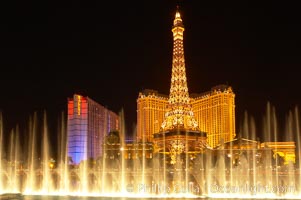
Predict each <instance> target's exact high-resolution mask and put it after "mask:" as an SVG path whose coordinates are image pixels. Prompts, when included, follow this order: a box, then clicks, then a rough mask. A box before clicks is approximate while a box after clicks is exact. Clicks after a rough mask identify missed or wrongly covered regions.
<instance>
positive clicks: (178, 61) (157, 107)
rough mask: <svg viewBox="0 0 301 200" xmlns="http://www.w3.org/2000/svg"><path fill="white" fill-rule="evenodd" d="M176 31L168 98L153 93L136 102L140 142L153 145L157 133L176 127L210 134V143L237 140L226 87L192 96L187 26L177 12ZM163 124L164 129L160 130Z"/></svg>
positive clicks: (232, 102) (231, 99)
mask: <svg viewBox="0 0 301 200" xmlns="http://www.w3.org/2000/svg"><path fill="white" fill-rule="evenodd" d="M172 32H173V39H174V44H173V59H172V77H171V87H170V94H169V98H167V96H164V95H162V94H159V93H158V92H157V91H154V90H145V91H143V92H140V93H139V97H138V99H137V137H138V140H144V141H149V142H152V141H153V138H154V134H155V133H158V132H160V131H168V130H173V129H174V128H180V129H186V130H195V131H196V130H199V131H201V132H205V133H207V144H208V145H209V146H210V147H212V148H214V147H216V146H217V145H218V144H219V143H220V142H228V141H232V140H233V139H234V138H235V94H234V92H233V91H232V88H231V87H230V86H227V85H219V86H215V87H213V88H212V89H211V90H210V91H209V92H206V93H202V94H194V95H192V96H191V97H189V93H188V87H187V78H186V70H185V59H184V47H183V32H184V26H183V23H182V19H181V16H180V13H179V12H178V11H177V13H176V17H175V20H174V24H173V27H172ZM160 125H161V127H160Z"/></svg>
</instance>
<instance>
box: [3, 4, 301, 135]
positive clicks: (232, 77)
mask: <svg viewBox="0 0 301 200" xmlns="http://www.w3.org/2000/svg"><path fill="white" fill-rule="evenodd" d="M294 2H295V3H294ZM178 4H180V10H181V13H182V18H183V21H184V25H185V32H184V34H185V35H184V51H185V59H186V70H187V78H188V87H189V92H190V93H201V92H205V91H208V90H210V88H211V87H212V86H215V85H217V84H224V83H228V84H229V85H230V86H232V87H233V90H234V92H235V94H236V99H235V100H236V122H237V129H238V128H239V126H240V124H241V122H242V119H243V112H244V111H245V110H247V111H248V113H249V114H250V115H253V116H254V117H255V118H256V120H257V121H258V122H261V119H262V116H263V114H264V112H265V107H266V103H267V101H270V102H271V103H272V104H273V105H274V106H275V107H276V111H277V113H278V115H279V119H280V120H282V119H283V117H284V115H285V114H286V113H287V112H288V111H289V109H292V108H293V107H294V106H295V105H298V104H300V102H301V93H300V91H301V90H300V86H301V80H300V73H299V68H300V64H301V61H300V53H301V52H300V45H301V39H300V35H301V29H300V19H301V17H300V11H299V7H298V4H297V1H290V2H286V1H247V0H245V1H201V0H187V1H181V2H180V3H178ZM176 5H177V3H176V1H172V0H160V1H159V0H153V1H138V2H132V1H122V2H119V1H79V0H72V1H68V0H67V1H58V0H53V1H32V0H27V1H21V0H20V1H8V2H5V5H2V6H1V15H2V16H1V24H0V25H1V35H0V36H1V37H0V56H1V58H0V67H1V76H0V87H1V90H0V91H1V98H0V109H1V110H2V112H3V115H4V118H5V124H6V128H7V129H10V128H12V127H14V126H15V124H17V123H21V124H22V122H24V121H26V120H28V116H29V115H30V114H32V113H33V112H34V111H43V110H44V109H45V110H46V111H47V112H48V113H49V116H50V117H49V118H50V120H53V121H55V120H56V117H57V116H59V114H60V112H61V111H65V110H66V106H67V97H71V96H72V95H73V94H74V93H79V94H82V95H86V96H89V97H90V98H92V99H94V100H95V101H97V102H99V103H100V104H102V105H105V106H107V107H108V108H109V109H111V110H113V111H115V112H119V111H120V109H121V108H124V111H125V117H126V123H127V126H128V127H130V128H128V129H129V130H131V126H132V124H133V123H135V121H136V99H137V96H138V93H139V91H141V90H143V89H146V88H149V89H155V90H158V91H159V92H160V93H165V94H168V93H169V86H170V76H171V58H172V57H171V56H172V33H171V26H172V22H173V19H174V14H175V10H176Z"/></svg>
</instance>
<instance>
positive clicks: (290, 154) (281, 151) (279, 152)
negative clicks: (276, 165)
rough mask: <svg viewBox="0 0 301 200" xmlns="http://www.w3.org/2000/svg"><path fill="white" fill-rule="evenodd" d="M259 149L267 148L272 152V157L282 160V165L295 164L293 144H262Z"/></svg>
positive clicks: (294, 146) (294, 147)
mask: <svg viewBox="0 0 301 200" xmlns="http://www.w3.org/2000/svg"><path fill="white" fill-rule="evenodd" d="M261 148H269V149H271V150H272V151H273V157H274V158H275V159H276V157H277V156H279V157H281V158H282V159H283V164H284V165H287V164H290V163H293V164H295V163H296V153H295V151H296V145H295V142H264V143H261Z"/></svg>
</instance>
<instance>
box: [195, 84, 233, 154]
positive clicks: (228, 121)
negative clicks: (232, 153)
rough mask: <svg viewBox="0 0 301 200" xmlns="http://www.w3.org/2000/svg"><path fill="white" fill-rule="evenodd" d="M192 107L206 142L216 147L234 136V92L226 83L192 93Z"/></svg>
mask: <svg viewBox="0 0 301 200" xmlns="http://www.w3.org/2000/svg"><path fill="white" fill-rule="evenodd" d="M193 97H194V98H191V103H192V108H193V112H194V116H195V118H196V120H197V121H198V122H199V123H198V125H199V128H200V130H201V131H204V132H206V133H207V143H208V144H209V146H211V147H213V148H214V147H216V146H217V145H218V144H219V143H221V142H228V141H232V140H233V139H234V138H235V135H236V134H235V94H234V93H233V91H232V88H231V87H230V86H227V85H219V86H216V87H213V88H212V89H211V91H209V92H206V93H203V94H200V95H194V96H193Z"/></svg>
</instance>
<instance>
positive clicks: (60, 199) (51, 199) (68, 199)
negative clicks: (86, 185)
mask: <svg viewBox="0 0 301 200" xmlns="http://www.w3.org/2000/svg"><path fill="white" fill-rule="evenodd" d="M2 199H6V200H8V199H11V200H12V199H14V200H18V199H20V200H96V199H97V200H189V199H192V200H237V199H240V198H134V197H133V198H129V197H87V196H39V195H33V196H30V195H24V196H15V197H13V196H12V198H1V196H0V200H2ZM258 199H262V198H254V199H252V198H248V199H246V200H258ZM281 199H286V198H275V199H271V200H281ZM292 200H293V199H292Z"/></svg>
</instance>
